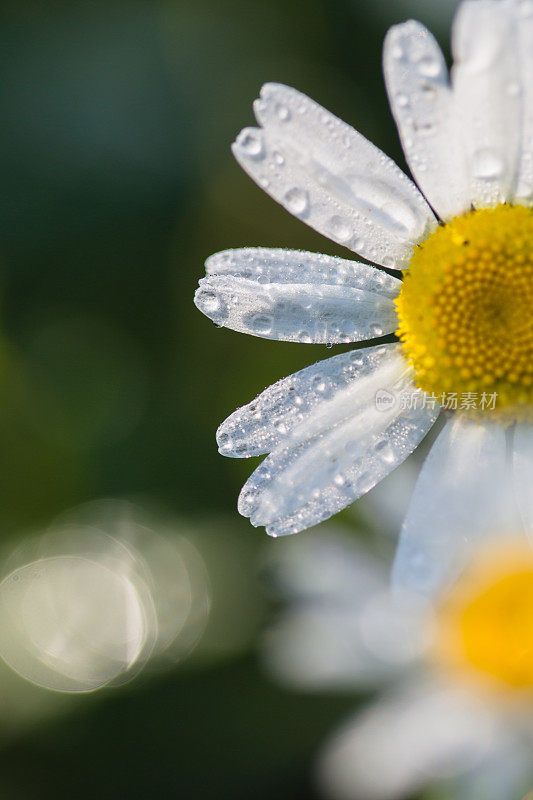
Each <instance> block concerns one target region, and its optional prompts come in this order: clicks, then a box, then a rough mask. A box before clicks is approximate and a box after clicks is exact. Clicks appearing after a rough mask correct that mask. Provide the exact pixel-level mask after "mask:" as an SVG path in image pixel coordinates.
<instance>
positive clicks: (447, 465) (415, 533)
mask: <svg viewBox="0 0 533 800" xmlns="http://www.w3.org/2000/svg"><path fill="white" fill-rule="evenodd" d="M509 472H510V470H509V464H508V460H507V455H506V438H505V428H504V427H503V426H500V425H497V424H495V423H479V422H476V421H473V420H471V419H467V418H465V417H464V416H463V415H460V414H456V415H455V416H454V417H453V419H450V420H449V421H448V422H447V423H446V426H445V428H444V430H443V431H442V432H441V433H440V435H439V437H438V439H437V441H436V442H435V444H434V445H433V447H432V449H431V451H430V453H429V455H428V457H427V459H426V461H425V463H424V466H423V467H422V470H421V473H420V477H419V479H418V482H417V485H416V487H415V491H414V493H413V497H412V500H411V505H410V507H409V511H408V513H407V517H406V520H405V522H404V525H403V528H402V532H401V536H400V542H399V545H398V550H397V553H396V559H395V563H394V570H393V576H394V583H395V586H396V587H398V588H400V589H402V590H407V591H413V592H420V593H421V594H428V595H431V594H433V593H434V592H435V591H438V590H441V589H442V588H444V587H446V586H447V585H448V584H449V583H450V582H451V581H453V580H454V578H456V577H457V575H458V574H459V573H460V572H461V570H462V568H463V567H464V565H465V563H466V562H467V560H468V558H469V557H470V556H471V553H472V548H473V547H475V546H476V544H478V543H479V542H480V541H481V540H482V539H483V537H490V536H494V535H502V534H513V533H514V530H511V529H512V528H513V527H514V526H513V521H514V520H515V515H514V511H515V509H514V504H513V502H512V491H511V489H512V487H511V482H510V480H509Z"/></svg>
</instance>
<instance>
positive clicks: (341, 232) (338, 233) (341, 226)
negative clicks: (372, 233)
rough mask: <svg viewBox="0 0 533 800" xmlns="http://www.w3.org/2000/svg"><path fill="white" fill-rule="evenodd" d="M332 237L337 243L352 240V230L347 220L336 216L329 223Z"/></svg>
mask: <svg viewBox="0 0 533 800" xmlns="http://www.w3.org/2000/svg"><path fill="white" fill-rule="evenodd" d="M329 227H330V231H331V235H332V236H333V238H334V239H335V240H336V241H337V242H341V243H344V242H347V241H348V240H349V239H351V238H352V228H351V225H350V224H349V223H348V222H347V220H345V219H343V218H342V217H340V216H338V215H335V216H333V217H331V219H330V221H329Z"/></svg>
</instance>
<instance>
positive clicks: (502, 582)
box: [436, 549, 533, 690]
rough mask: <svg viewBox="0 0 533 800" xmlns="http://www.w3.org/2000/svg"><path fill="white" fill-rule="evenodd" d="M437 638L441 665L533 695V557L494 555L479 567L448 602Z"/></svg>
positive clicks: (524, 553) (523, 553) (526, 553)
mask: <svg viewBox="0 0 533 800" xmlns="http://www.w3.org/2000/svg"><path fill="white" fill-rule="evenodd" d="M436 639H437V642H436V647H437V652H438V655H439V662H440V663H441V664H442V663H443V661H444V662H445V663H446V664H448V665H451V666H455V667H462V668H465V667H468V668H469V671H470V673H472V671H474V672H475V673H477V674H478V676H479V675H480V674H483V675H484V676H485V677H490V678H492V681H493V683H494V681H495V682H496V685H499V686H500V687H502V686H506V687H507V688H509V687H514V688H515V689H516V688H518V689H529V690H533V552H532V551H531V550H530V549H527V550H523V551H522V550H515V551H513V552H512V553H511V554H509V553H507V554H504V555H502V553H501V552H498V553H492V554H491V556H490V558H489V559H486V558H485V559H484V560H482V561H481V562H478V563H477V564H476V565H474V567H473V568H471V569H470V570H469V571H468V572H467V573H466V575H465V576H464V577H463V579H462V580H460V581H459V582H458V584H457V585H456V587H455V588H454V590H453V591H452V592H451V593H450V595H449V596H448V597H447V598H446V600H445V602H444V603H443V605H442V608H441V610H440V612H439V614H438V615H437V637H436Z"/></svg>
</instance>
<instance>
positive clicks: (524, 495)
mask: <svg viewBox="0 0 533 800" xmlns="http://www.w3.org/2000/svg"><path fill="white" fill-rule="evenodd" d="M513 477H514V486H515V491H516V498H517V501H518V507H519V509H520V514H521V517H522V522H523V524H524V528H525V530H526V533H527V535H528V536H529V537H530V538H531V541H532V542H533V426H532V425H531V424H530V423H528V422H522V423H519V424H518V425H516V427H515V430H514V436H513Z"/></svg>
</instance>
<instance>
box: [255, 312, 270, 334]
mask: <svg viewBox="0 0 533 800" xmlns="http://www.w3.org/2000/svg"><path fill="white" fill-rule="evenodd" d="M272 323H273V319H272V317H271V316H270V315H269V314H254V316H253V317H252V319H251V320H250V327H251V328H252V330H253V331H254V333H259V334H262V335H263V336H267V335H268V334H269V333H270V332H271V330H272Z"/></svg>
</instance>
